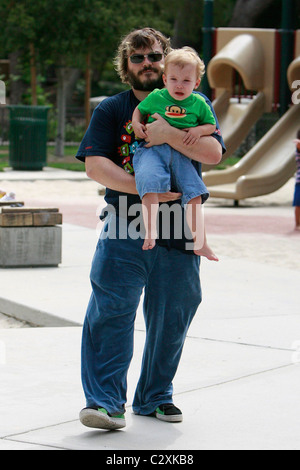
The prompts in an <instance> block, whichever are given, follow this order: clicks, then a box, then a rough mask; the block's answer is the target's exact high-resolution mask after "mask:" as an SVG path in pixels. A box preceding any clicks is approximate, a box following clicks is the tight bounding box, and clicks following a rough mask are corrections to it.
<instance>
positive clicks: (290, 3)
mask: <svg viewBox="0 0 300 470" xmlns="http://www.w3.org/2000/svg"><path fill="white" fill-rule="evenodd" d="M294 17H295V1H294V0H282V22H281V31H280V32H281V72H280V115H281V116H282V115H283V114H284V113H285V112H286V111H287V110H288V108H289V104H290V103H291V92H290V89H289V86H288V81H287V70H288V67H289V65H290V63H291V62H292V61H293V59H294Z"/></svg>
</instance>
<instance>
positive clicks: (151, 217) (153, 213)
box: [142, 193, 159, 250]
mask: <svg viewBox="0 0 300 470" xmlns="http://www.w3.org/2000/svg"><path fill="white" fill-rule="evenodd" d="M158 209H159V204H158V194H156V193H147V194H145V196H144V197H143V199H142V211H143V220H144V225H145V229H146V235H145V240H144V244H143V250H152V248H154V247H155V240H156V239H157V226H156V224H157V214H158Z"/></svg>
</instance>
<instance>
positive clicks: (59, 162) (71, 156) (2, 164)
mask: <svg viewBox="0 0 300 470" xmlns="http://www.w3.org/2000/svg"><path fill="white" fill-rule="evenodd" d="M77 150H78V146H73V145H72V146H66V147H65V155H64V157H63V158H59V157H56V156H55V154H54V146H53V145H48V146H47V166H49V167H52V168H59V169H61V170H69V171H85V166H84V164H83V163H80V162H79V161H78V160H76V159H75V155H76V152H77ZM9 166H10V165H9V147H8V146H7V145H1V146H0V172H1V171H4V168H7V167H9Z"/></svg>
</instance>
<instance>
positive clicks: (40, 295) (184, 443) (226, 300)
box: [0, 175, 300, 451]
mask: <svg viewBox="0 0 300 470" xmlns="http://www.w3.org/2000/svg"><path fill="white" fill-rule="evenodd" d="M64 178H66V175H65V176H64ZM235 211H236V212H234V214H233V213H232V209H231V208H229V207H228V208H223V209H220V208H219V207H218V208H217V207H214V204H212V205H211V207H210V208H208V209H207V217H208V218H209V217H211V220H213V219H214V218H216V219H217V218H218V215H221V214H223V215H227V223H228V224H229V225H230V221H231V220H232V221H233V222H234V221H235V223H236V224H237V220H240V218H241V217H242V218H243V217H245V219H243V220H246V219H247V217H248V218H249V217H250V218H251V217H254V216H259V217H262V216H263V215H264V214H265V216H267V215H270V210H269V208H263V207H262V208H260V207H258V208H257V209H254V212H252V213H251V214H250V213H249V212H248V209H245V210H244V209H242V208H241V209H237V210H236V209H235ZM275 213H276V217H277V219H278V220H279V219H280V217H281V215H282V216H283V217H286V216H287V214H286V209H285V208H283V209H282V210H281V208H280V207H277V208H276V209H275V208H274V215H275ZM247 214H248V215H247ZM230 217H232V218H230ZM238 218H239V219H238ZM280 220H281V219H280ZM87 225H89V224H87ZM279 226H280V223H279ZM212 227H213V226H212ZM235 229H236V230H237V234H234V235H233V234H232V233H231V232H230V230H226V231H225V233H224V234H223V235H222V239H221V233H220V232H219V231H218V228H216V231H215V233H212V235H210V237H209V238H210V240H211V243H212V245H213V246H214V247H215V245H217V247H218V248H219V247H220V249H221V261H220V263H218V264H216V263H210V262H208V261H207V260H203V261H202V267H201V279H202V287H203V303H202V305H201V306H200V308H199V311H198V314H197V316H196V318H195V320H194V322H193V324H192V326H191V328H190V330H189V333H188V338H187V341H186V345H185V349H184V353H183V357H182V360H181V363H180V367H179V370H178V373H177V375H176V379H175V381H174V391H175V395H174V401H175V403H176V405H177V406H179V407H180V408H181V409H182V411H183V414H184V421H183V423H180V424H167V423H162V422H159V421H157V420H155V419H152V418H144V417H138V416H135V415H133V413H132V409H131V403H132V399H133V394H134V389H135V385H136V383H137V380H138V376H139V369H140V362H141V356H142V350H143V344H144V340H145V327H144V321H143V316H142V305H140V306H139V309H138V313H137V321H136V331H135V354H134V358H133V361H132V364H131V367H130V371H129V376H128V402H127V413H126V419H127V428H125V430H121V431H116V432H107V431H97V430H92V429H91V430H90V429H88V428H84V427H83V426H82V425H81V424H80V422H79V420H78V413H79V411H80V409H81V408H83V407H84V397H83V393H82V390H81V383H80V342H81V325H82V322H83V319H84V314H85V309H86V305H87V302H88V299H89V295H90V285H89V270H90V264H91V260H92V256H93V253H94V249H95V245H96V242H97V235H96V230H95V229H92V228H87V227H83V226H78V225H73V224H71V223H69V222H68V223H64V224H63V263H62V264H61V265H60V267H59V268H36V269H19V270H1V271H0V282H1V284H0V285H1V288H0V312H3V313H6V314H9V315H13V316H16V317H17V318H19V319H22V320H26V321H30V322H32V323H35V324H39V325H41V326H44V327H43V328H16V329H0V377H1V392H0V416H1V419H0V449H2V450H6V449H7V450H8V449H12V450H22V449H28V450H31V449H32V450H35V449H44V450H47V449H74V450H75V449H76V450H109V451H110V450H141V449H150V450H194V449H195V450H197V449H198V450H201V449H203V450H216V449H218V450H219V449H226V450H230V449H274V450H276V449H295V450H296V449H297V450H299V449H300V442H299V414H300V403H299V387H300V374H299V371H300V326H299V325H300V323H299V319H300V318H299V317H300V313H299V305H298V303H299V294H298V289H299V281H300V275H299V265H298V268H297V267H296V266H295V265H294V264H293V256H292V254H291V255H290V264H287V265H286V266H285V267H284V266H283V265H279V264H278V263H273V262H272V258H271V255H270V256H269V257H268V258H266V259H265V258H262V257H260V256H259V255H258V256H256V255H253V256H252V258H250V255H248V254H247V253H246V252H240V251H239V250H238V249H237V248H238V247H240V246H243V245H244V244H245V243H244V242H246V241H247V243H248V242H249V240H250V242H251V240H253V244H256V246H257V248H258V249H259V247H260V246H268V245H270V244H272V243H273V242H274V243H275V246H276V243H277V242H278V240H279V242H280V244H281V240H283V241H284V240H285V241H286V239H287V240H288V241H286V246H293V248H294V246H296V245H297V244H298V245H297V246H298V247H299V243H300V241H299V238H297V239H295V238H292V237H291V238H287V237H285V235H284V233H283V232H282V231H281V229H280V230H279V228H278V230H277V231H279V232H280V233H279V234H276V230H275V234H274V236H273V235H271V234H269V233H268V234H266V235H264V234H262V233H258V234H257V233H256V234H255V232H252V233H250V235H249V234H247V233H246V232H247V230H246V228H244V233H241V232H239V230H238V229H237V225H236V226H235ZM209 233H210V232H209ZM251 237H252V238H251ZM291 240H292V242H291ZM250 242H249V243H250ZM291 243H292V245H291ZM264 244H265V245H264ZM248 246H249V245H248ZM222 247H224V253H226V251H225V248H226V247H228V250H227V251H228V252H229V255H227V256H226V255H225V254H223V252H222V250H223V248H222ZM264 251H265V250H264ZM299 251H300V250H299V249H298V253H299ZM218 253H219V252H218ZM240 253H241V254H240ZM277 256H278V258H279V257H280V256H279V253H277Z"/></svg>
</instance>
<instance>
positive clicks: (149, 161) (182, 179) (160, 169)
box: [133, 143, 209, 207]
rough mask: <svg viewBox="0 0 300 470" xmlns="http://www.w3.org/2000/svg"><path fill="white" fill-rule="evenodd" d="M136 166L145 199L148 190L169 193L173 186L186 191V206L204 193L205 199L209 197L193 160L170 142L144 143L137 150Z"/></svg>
mask: <svg viewBox="0 0 300 470" xmlns="http://www.w3.org/2000/svg"><path fill="white" fill-rule="evenodd" d="M133 167H134V172H135V182H136V187H137V190H138V193H139V195H140V198H141V199H142V198H143V197H144V196H145V194H148V193H157V194H160V193H166V192H167V191H170V190H171V187H172V186H173V187H175V188H176V189H177V191H178V192H180V193H182V197H181V201H182V206H183V207H184V206H185V204H187V203H188V202H189V201H190V200H191V199H194V198H196V197H198V196H202V202H203V203H204V202H205V201H206V200H207V199H208V197H209V193H208V189H207V187H206V186H205V184H204V183H203V180H202V178H201V177H200V175H199V174H198V172H197V170H196V168H195V167H194V165H193V163H192V160H190V159H189V158H187V157H186V156H185V155H182V154H181V153H180V152H177V151H176V150H174V149H173V148H172V147H170V146H169V145H167V144H163V145H155V146H153V147H149V148H147V147H145V144H144V143H141V144H140V145H139V147H138V148H137V150H136V152H135V154H134V157H133Z"/></svg>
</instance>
